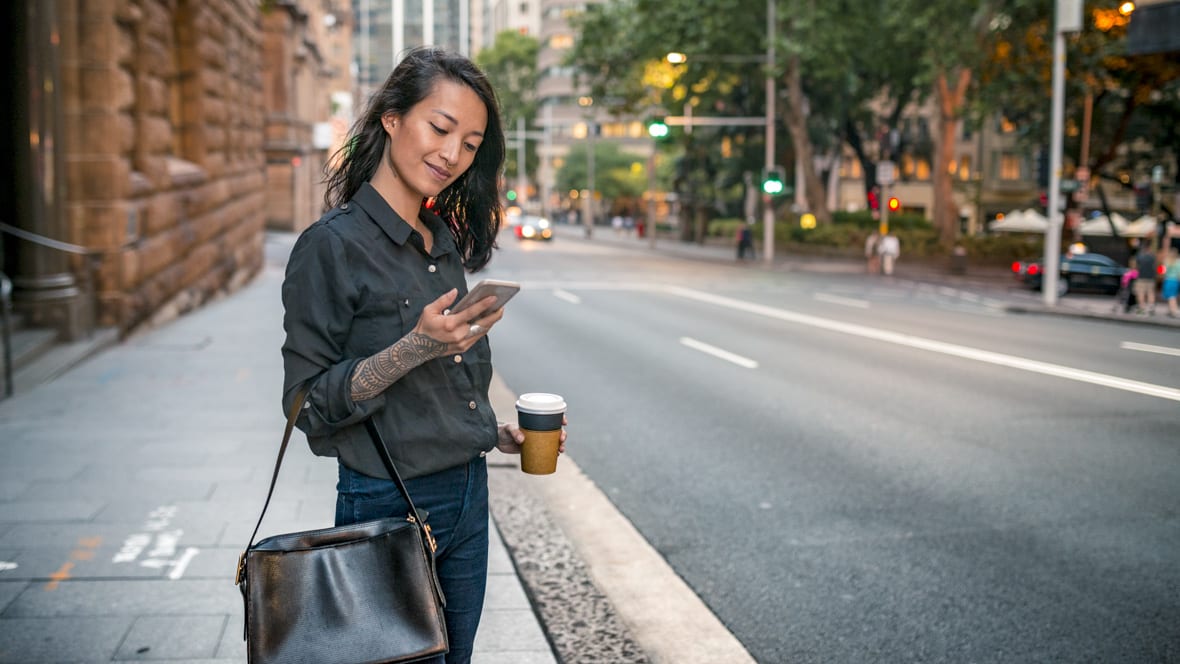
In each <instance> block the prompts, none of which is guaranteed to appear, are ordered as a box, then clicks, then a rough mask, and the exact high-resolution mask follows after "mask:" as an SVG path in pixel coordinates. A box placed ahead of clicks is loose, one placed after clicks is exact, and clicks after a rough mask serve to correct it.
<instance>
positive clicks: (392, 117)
mask: <svg viewBox="0 0 1180 664" xmlns="http://www.w3.org/2000/svg"><path fill="white" fill-rule="evenodd" d="M399 120H400V118H398V116H397V115H396V114H394V113H386V114H385V115H382V116H381V126H382V127H384V128H385V133H386V134H392V133H393V130H394V128H396V127H397V123H398V121H399Z"/></svg>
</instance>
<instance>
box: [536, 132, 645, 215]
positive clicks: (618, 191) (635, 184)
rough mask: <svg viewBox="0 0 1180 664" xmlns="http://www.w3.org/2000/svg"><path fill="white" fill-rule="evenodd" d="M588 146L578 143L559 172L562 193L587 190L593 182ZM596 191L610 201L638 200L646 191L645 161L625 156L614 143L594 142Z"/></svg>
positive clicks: (643, 158) (634, 156)
mask: <svg viewBox="0 0 1180 664" xmlns="http://www.w3.org/2000/svg"><path fill="white" fill-rule="evenodd" d="M587 145H589V143H585V142H583V143H576V144H574V145H573V146H572V147H571V148H570V152H569V154H568V155H566V157H565V163H564V164H563V165H562V167H561V169H560V170H559V171H557V180H556V186H557V188H558V189H559V190H563V191H564V190H570V189H576V190H584V189H585V188H586V186H587V184H588V183H589V181H590V173H589V170H588V164H589V160H588V156H589V155H588V152H587V149H586V146H587ZM593 145H594V188H595V190H597V191H598V193H599V194H600V195H601V196H602V197H603V198H604V199H606V200H608V201H615V200H631V199H636V200H637V199H638V198H639V197H640V196H642V195H643V192H644V191H645V190H646V189H647V176H646V174H645V173H644V171H643V168H644V161H645V157H640V156H637V155H634V154H630V153H627V152H624V151H623V150H620V149H619V146H618V145H617V144H615V143H610V142H607V141H594V143H593Z"/></svg>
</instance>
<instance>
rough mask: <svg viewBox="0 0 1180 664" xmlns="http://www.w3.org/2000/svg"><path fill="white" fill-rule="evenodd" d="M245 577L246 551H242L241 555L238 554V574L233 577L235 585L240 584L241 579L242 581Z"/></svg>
mask: <svg viewBox="0 0 1180 664" xmlns="http://www.w3.org/2000/svg"><path fill="white" fill-rule="evenodd" d="M245 579H246V552H245V551H243V552H242V555H240V556H238V574H237V576H236V577H235V579H234V585H235V586H240V585H242V581H244V580H245Z"/></svg>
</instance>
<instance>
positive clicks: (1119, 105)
mask: <svg viewBox="0 0 1180 664" xmlns="http://www.w3.org/2000/svg"><path fill="white" fill-rule="evenodd" d="M1116 4H1117V3H1116V2H1114V1H1113V0H1091V1H1090V2H1087V3H1086V5H1085V13H1084V17H1083V18H1084V20H1083V26H1082V31H1081V32H1080V33H1078V34H1076V35H1070V36H1069V39H1068V40H1067V55H1066V65H1067V73H1066V94H1065V104H1066V107H1065V117H1066V132H1065V136H1064V138H1065V145H1064V152H1065V154H1064V157H1065V158H1064V164H1063V165H1064V167H1065V172H1066V174H1072V173H1073V172H1074V170H1075V167H1076V166H1086V167H1087V168H1088V169H1089V170H1090V172H1091V173H1092V174H1093V175H1094V176H1095V177H1102V178H1104V179H1106V180H1109V181H1113V182H1120V184H1124V185H1126V186H1132V185H1133V184H1134V181H1135V179H1136V178H1137V177H1143V176H1144V175H1145V174H1146V173H1148V172H1150V170H1151V168H1152V166H1154V165H1155V164H1158V163H1161V162H1164V163H1171V164H1172V168H1171V169H1169V170H1170V171H1171V172H1173V173H1176V172H1177V168H1176V164H1175V160H1176V156H1177V155H1178V154H1180V127H1178V126H1177V122H1176V118H1177V117H1178V116H1180V59H1178V58H1176V55H1175V54H1174V53H1171V54H1165V53H1160V54H1153V55H1142V56H1128V55H1127V44H1126V30H1127V24H1128V22H1129V21H1130V20H1134V19H1133V17H1128V16H1125V15H1123V14H1121V13H1120V12H1119V11H1118V9H1117V7H1116ZM1023 9H1024V11H1023V13H1016V12H1013V11H1009V12H1007V13H1006V14H1005V15H1003V17H1002V18H1003V20H1002V21H1001V23H1000V28H1001V29H1000V30H998V31H997V35H996V38H995V39H994V41H993V43H992V45H991V48H990V51H989V54H988V55H989V57H988V58H987V59H986V60H985V61H984V62H983V66H982V70H981V75H980V83H981V86H980V87H981V95H980V98H981V102H982V104H983V105H984V106H985V107H986V108H988V109H989V110H992V111H993V112H998V113H1001V114H1003V116H1004V117H1005V118H1006V119H1008V120H1009V121H1010V122H1012V123H1014V124H1015V125H1016V126H1018V127H1019V132H1020V136H1021V138H1022V140H1023V142H1024V144H1025V145H1027V146H1030V148H1031V147H1034V146H1035V147H1041V146H1044V145H1047V144H1048V143H1049V114H1048V110H1049V108H1048V104H1046V103H1045V100H1044V95H1046V94H1047V91H1048V90H1049V86H1050V68H1051V65H1052V60H1051V58H1052V42H1053V33H1052V30H1053V24H1052V16H1051V15H1048V14H1047V13H1046V12H1045V11H1044V10H1043V8H1037V7H1024V8H1023ZM1087 116H1089V119H1090V122H1089V125H1088V126H1087V123H1086V118H1087ZM1169 148H1170V149H1169ZM1121 175H1127V176H1128V181H1127V182H1125V183H1123V182H1121V180H1120V176H1121Z"/></svg>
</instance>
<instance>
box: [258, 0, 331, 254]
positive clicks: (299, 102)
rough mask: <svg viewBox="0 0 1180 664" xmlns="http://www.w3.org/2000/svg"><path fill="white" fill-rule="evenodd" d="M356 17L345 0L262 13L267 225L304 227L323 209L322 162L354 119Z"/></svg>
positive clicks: (279, 6) (319, 0)
mask: <svg viewBox="0 0 1180 664" xmlns="http://www.w3.org/2000/svg"><path fill="white" fill-rule="evenodd" d="M352 22H353V21H352V12H351V6H350V3H349V2H348V1H347V0H314V1H306V0H305V1H304V2H293V1H290V0H288V1H286V2H276V3H274V4H273V5H272V6H271V7H270V8H269V9H268V10H267V11H264V12H263V14H262V29H263V59H264V61H263V74H262V90H263V98H264V100H265V105H266V140H265V150H266V180H267V192H266V193H267V199H266V224H267V227H268V228H272V229H276V230H290V231H299V230H303V229H304V228H306V227H307V226H309V225H311V223H312V222H314V221H315V220H316V219H317V218H319V216H320V214H321V212H322V211H323V206H322V203H323V198H324V167H325V165H326V164H327V163H328V160H329V158H330V157H331V156H332V155H333V154H334V153H335V152H336V150H338V149H339V148H340V146H341V145H342V144H343V141H344V137H345V136H346V134H347V131H348V127H349V124H350V122H351V120H352V109H353V103H352V94H353V92H352V87H353V84H352V74H351V69H352V29H353V28H352Z"/></svg>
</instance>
